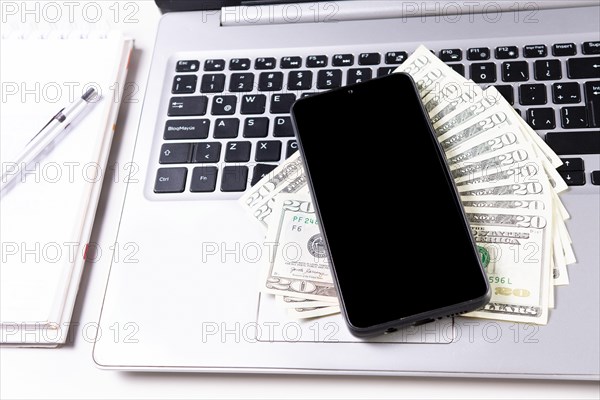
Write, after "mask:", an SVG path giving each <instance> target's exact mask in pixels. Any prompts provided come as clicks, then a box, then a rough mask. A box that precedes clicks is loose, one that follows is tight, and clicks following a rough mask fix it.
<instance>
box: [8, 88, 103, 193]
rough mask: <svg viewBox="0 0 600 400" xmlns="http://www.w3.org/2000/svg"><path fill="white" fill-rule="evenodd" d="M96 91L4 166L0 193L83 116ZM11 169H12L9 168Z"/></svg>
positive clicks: (54, 119)
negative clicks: (13, 160)
mask: <svg viewBox="0 0 600 400" xmlns="http://www.w3.org/2000/svg"><path fill="white" fill-rule="evenodd" d="M95 95H96V90H95V89H93V88H92V89H89V90H87V91H86V92H85V93H84V94H83V96H81V98H79V99H77V100H76V101H75V102H74V103H73V104H71V105H69V106H67V107H65V108H63V109H62V110H60V111H59V112H58V113H57V114H56V115H55V116H54V117H52V119H51V120H50V121H49V122H48V123H47V124H46V125H45V126H44V127H43V128H42V129H41V130H40V131H39V132H38V133H37V134H36V135H35V136H34V137H33V138H32V139H31V140H30V141H29V143H27V145H26V146H25V148H24V149H23V151H22V152H21V154H19V156H18V157H17V159H16V160H15V162H14V163H13V162H11V163H7V165H3V166H2V180H1V181H0V192H2V191H4V189H5V188H6V187H7V186H8V185H9V184H10V183H11V182H12V181H13V179H15V178H16V177H17V176H19V175H21V171H22V170H23V169H24V168H26V167H27V165H28V164H30V163H32V162H33V161H34V160H35V159H36V158H37V157H38V156H39V155H40V153H41V152H42V151H44V149H46V148H47V147H48V146H49V145H50V144H51V143H52V142H54V140H55V139H56V138H57V137H58V136H59V135H60V134H61V133H62V132H63V131H64V130H65V129H67V128H68V127H69V126H70V125H71V123H72V122H73V121H75V119H76V118H77V117H78V116H79V115H81V113H82V112H83V111H84V110H85V108H86V106H87V105H88V104H90V102H91V101H92V100H93V99H94V97H95ZM9 167H10V168H9Z"/></svg>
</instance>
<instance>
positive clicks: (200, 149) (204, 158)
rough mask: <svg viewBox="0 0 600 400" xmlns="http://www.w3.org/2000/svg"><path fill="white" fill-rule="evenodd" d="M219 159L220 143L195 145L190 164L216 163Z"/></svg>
mask: <svg viewBox="0 0 600 400" xmlns="http://www.w3.org/2000/svg"><path fill="white" fill-rule="evenodd" d="M220 159H221V143H219V142H210V143H197V144H196V146H195V149H194V156H193V157H192V163H194V164H202V163H217V162H219V160H220Z"/></svg>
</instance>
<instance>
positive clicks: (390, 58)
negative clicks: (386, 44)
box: [385, 51, 408, 64]
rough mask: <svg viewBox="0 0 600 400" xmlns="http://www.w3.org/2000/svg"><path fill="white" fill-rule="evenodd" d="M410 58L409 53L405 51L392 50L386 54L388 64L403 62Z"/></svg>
mask: <svg viewBox="0 0 600 400" xmlns="http://www.w3.org/2000/svg"><path fill="white" fill-rule="evenodd" d="M407 58H408V53H407V52H405V51H390V52H389V53H386V54H385V63H386V64H402V63H403V62H404V61H406V59H407Z"/></svg>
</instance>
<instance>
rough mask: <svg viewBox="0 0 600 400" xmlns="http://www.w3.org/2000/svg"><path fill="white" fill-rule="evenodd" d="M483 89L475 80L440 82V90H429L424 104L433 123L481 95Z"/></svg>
mask: <svg viewBox="0 0 600 400" xmlns="http://www.w3.org/2000/svg"><path fill="white" fill-rule="evenodd" d="M482 93H483V90H482V89H481V87H480V86H479V85H477V84H476V83H475V82H473V81H462V82H457V81H454V80H448V81H444V82H441V83H440V88H439V90H433V91H431V92H429V93H428V94H427V95H426V96H425V97H424V98H423V105H424V107H425V110H426V111H427V113H428V114H429V118H430V120H431V123H432V124H436V123H437V122H438V121H439V120H441V119H443V118H444V117H446V116H447V115H449V114H451V113H452V112H454V111H455V110H456V109H458V108H460V107H462V106H463V105H464V104H470V103H473V102H475V101H476V99H477V98H479V97H481V96H482Z"/></svg>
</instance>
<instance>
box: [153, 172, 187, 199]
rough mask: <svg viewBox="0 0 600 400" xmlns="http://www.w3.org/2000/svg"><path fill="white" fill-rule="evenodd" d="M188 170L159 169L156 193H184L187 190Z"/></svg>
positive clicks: (155, 186)
mask: <svg viewBox="0 0 600 400" xmlns="http://www.w3.org/2000/svg"><path fill="white" fill-rule="evenodd" d="M186 178H187V168H185V167H180V168H159V169H158V172H157V173H156V181H155V183H154V193H182V192H183V191H184V190H185V181H186Z"/></svg>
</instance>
